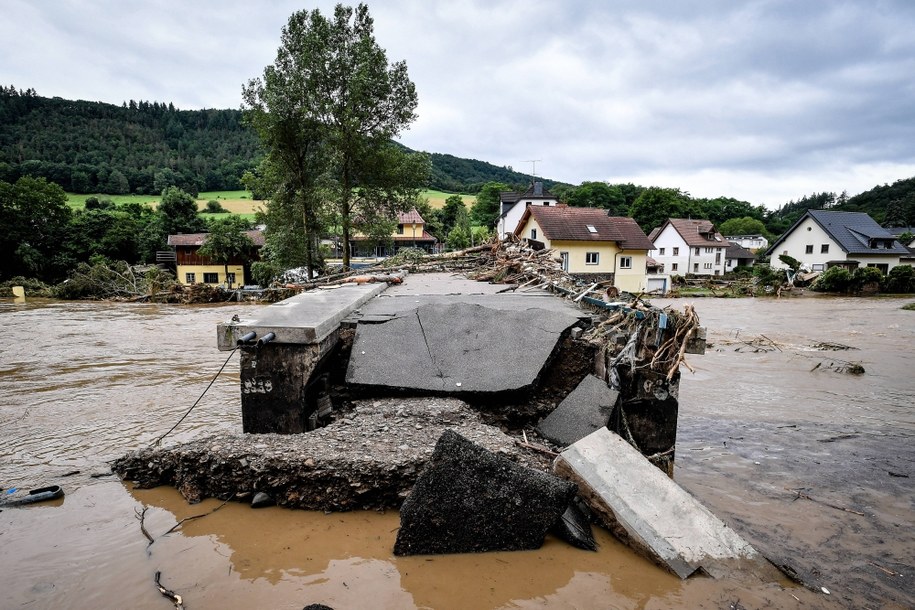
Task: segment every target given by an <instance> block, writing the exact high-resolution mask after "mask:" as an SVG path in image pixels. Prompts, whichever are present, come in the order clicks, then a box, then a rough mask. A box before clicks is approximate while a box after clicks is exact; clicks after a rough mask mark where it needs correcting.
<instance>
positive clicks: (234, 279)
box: [168, 231, 264, 288]
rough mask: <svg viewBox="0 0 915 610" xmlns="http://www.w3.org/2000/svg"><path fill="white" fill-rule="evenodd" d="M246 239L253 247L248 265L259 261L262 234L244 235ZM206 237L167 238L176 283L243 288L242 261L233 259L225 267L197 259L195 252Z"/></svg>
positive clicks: (183, 234) (204, 234)
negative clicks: (172, 257) (172, 251)
mask: <svg viewBox="0 0 915 610" xmlns="http://www.w3.org/2000/svg"><path fill="white" fill-rule="evenodd" d="M245 234H246V235H247V236H248V238H249V239H250V240H251V241H252V242H253V243H254V248H253V251H252V252H251V255H250V257H249V260H250V261H256V260H258V259H259V256H258V252H259V251H260V248H261V246H263V245H264V234H263V232H261V231H245ZM207 235H208V234H207V233H178V234H177V235H169V236H168V245H169V246H171V247H173V248H174V249H175V258H174V260H175V274H176V275H177V277H178V281H179V282H180V283H182V284H185V285H190V284H216V285H225V286H228V287H229V288H233V287H237V286H243V285H244V284H245V283H246V280H247V278H246V277H245V261H244V260H242V259H241V258H238V259H233V260H231V261H229V264H228V275H226V267H227V266H226V265H220V264H218V263H214V262H213V261H211V260H210V259H209V258H207V257H205V256H200V254H198V252H197V251H198V250H199V249H200V246H202V245H203V244H204V243H205V242H206V239H207Z"/></svg>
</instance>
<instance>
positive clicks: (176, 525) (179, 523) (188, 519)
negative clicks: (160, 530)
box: [162, 493, 235, 536]
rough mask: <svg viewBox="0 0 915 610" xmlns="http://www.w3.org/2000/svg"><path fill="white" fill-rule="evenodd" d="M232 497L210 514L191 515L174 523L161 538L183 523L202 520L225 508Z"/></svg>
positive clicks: (233, 495)
mask: <svg viewBox="0 0 915 610" xmlns="http://www.w3.org/2000/svg"><path fill="white" fill-rule="evenodd" d="M234 497H235V494H234V493H233V494H232V495H231V496H229V497H228V498H226V499H225V501H223V503H222V504H220V505H219V506H217V507H216V508H214V509H213V510H211V511H210V512H207V513H201V514H199V515H192V516H190V517H185V518H184V519H182V520H181V521H179V522H178V523H176V524H174V525H173V526H171V527H170V528H169V529H168V531H167V532H165V533H164V534H162V535H163V536H168V535H169V534H171V533H172V532H173V531H175V530H176V529H178V528H179V527H181V525H182V524H183V523H185V522H187V521H193V520H194V519H200V518H202V517H206V516H208V515H212V514H213V513H215V512H216V511H217V510H219V509H220V508H222V507H223V506H225V505H226V504H228V503H229V502H230V501H231V500H232V499H233V498H234Z"/></svg>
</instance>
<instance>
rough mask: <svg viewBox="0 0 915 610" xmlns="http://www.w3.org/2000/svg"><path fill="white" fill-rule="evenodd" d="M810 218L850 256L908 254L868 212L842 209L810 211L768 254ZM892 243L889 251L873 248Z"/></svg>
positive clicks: (779, 239)
mask: <svg viewBox="0 0 915 610" xmlns="http://www.w3.org/2000/svg"><path fill="white" fill-rule="evenodd" d="M807 217H810V218H812V219H813V221H814V222H816V223H817V224H818V225H820V228H821V229H823V230H824V231H825V232H826V234H827V235H829V237H830V238H831V239H832V240H833V241H834V242H836V243H837V244H839V247H840V248H842V250H844V251H845V252H846V253H848V254H900V255H903V256H904V255H906V254H908V250H906V248H905V246H903V245H902V244H900V243H899V242H898V241H895V240H896V237H895V236H894V235H893V234H892V233H890V232H889V231H887V230H886V229H884V228H883V227H881V226H880V225H879V224H877V221H876V220H874V219H873V218H871V217H870V216H868V215H867V214H865V213H864V212H841V211H838V210H807V213H806V214H804V215H803V216H801V217H800V218H799V219H798V221H797V222H796V223H794V225H792V227H791V228H790V229H788V230H787V231H786V232H785V234H784V235H782V236H781V237H779V238H778V240H777V241H776V242H775V243H774V244H772V246H771V247H770V248H769V250H768V252H770V253H771V252H775V248H776V247H777V246H778V245H779V244H780V243H782V242H783V241H784V240H785V238H786V237H788V236H789V235H790V234H791V233H793V232H794V229H795V228H797V227H798V225H800V224H801V223H802V222H803V221H804V219H806V218H807ZM889 240H893V241H892V245H891V246H890V247H889V248H879V247H873V246H874V245H875V242H876V241H880V242H884V243H885V242H887V241H889Z"/></svg>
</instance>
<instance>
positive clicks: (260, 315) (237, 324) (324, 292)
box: [216, 283, 387, 351]
mask: <svg viewBox="0 0 915 610" xmlns="http://www.w3.org/2000/svg"><path fill="white" fill-rule="evenodd" d="M386 288H387V284H385V283H378V284H361V285H359V284H343V285H340V286H336V287H333V288H324V289H318V290H310V291H308V292H303V293H302V294H299V295H296V296H294V297H291V298H288V299H286V300H284V301H280V302H279V303H274V304H272V305H268V306H267V307H262V308H259V309H258V310H257V311H256V312H255V314H254V315H252V317H251V318H246V319H242V320H234V321H232V322H226V323H224V324H219V325H218V326H217V328H216V342H217V345H218V347H219V349H220V350H223V351H227V350H233V349H235V346H236V342H237V341H238V340H239V339H240V338H241V337H243V336H244V335H246V334H247V333H249V332H252V331H253V332H255V333H256V334H257V337H263V336H264V335H266V334H267V333H270V332H272V333H274V335H275V336H276V337H275V339H273V342H274V343H293V344H300V345H311V344H314V343H320V342H321V340H323V339H324V338H325V337H327V336H328V335H329V334H330V333H332V332H333V331H335V330H336V329H337V328H338V327H339V326H340V321H341V320H343V318H345V317H346V316H348V315H350V314H351V313H353V312H354V311H355V310H356V309H357V308H359V307H360V306H361V305H363V304H364V303H366V302H367V301H369V300H370V299H372V298H373V297H375V296H377V295H378V294H380V293H381V292H383V291H384V290H385V289H386Z"/></svg>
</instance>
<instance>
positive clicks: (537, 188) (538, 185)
mask: <svg viewBox="0 0 915 610" xmlns="http://www.w3.org/2000/svg"><path fill="white" fill-rule="evenodd" d="M534 197H543V183H542V182H535V183H534Z"/></svg>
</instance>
